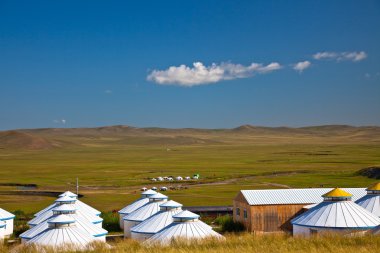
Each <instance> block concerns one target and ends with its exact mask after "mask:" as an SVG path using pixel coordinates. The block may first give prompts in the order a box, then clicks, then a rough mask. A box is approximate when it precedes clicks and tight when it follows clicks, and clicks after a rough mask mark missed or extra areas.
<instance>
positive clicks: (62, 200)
mask: <svg viewBox="0 0 380 253" xmlns="http://www.w3.org/2000/svg"><path fill="white" fill-rule="evenodd" d="M65 204H66V205H71V206H73V208H75V209H76V214H77V215H79V216H82V217H83V218H85V219H87V220H88V221H90V222H91V223H93V224H95V225H96V226H98V227H100V228H101V227H102V222H103V219H102V218H100V217H99V216H97V215H95V214H94V213H93V212H89V211H88V210H87V209H83V206H82V205H78V200H77V199H76V198H72V197H69V196H63V197H59V198H58V199H56V200H55V204H54V205H53V206H51V208H49V209H48V210H46V211H45V212H43V213H41V214H40V215H38V216H36V217H34V218H33V219H32V220H30V221H29V222H28V225H29V226H30V227H33V226H36V225H38V224H40V223H41V222H44V221H46V220H47V219H49V218H51V217H52V216H53V215H54V213H53V209H55V208H57V207H59V206H60V205H65Z"/></svg>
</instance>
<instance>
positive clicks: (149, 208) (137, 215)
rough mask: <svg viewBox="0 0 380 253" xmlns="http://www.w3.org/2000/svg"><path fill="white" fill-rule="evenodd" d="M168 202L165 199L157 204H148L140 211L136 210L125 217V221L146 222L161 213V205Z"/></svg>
mask: <svg viewBox="0 0 380 253" xmlns="http://www.w3.org/2000/svg"><path fill="white" fill-rule="evenodd" d="M164 202H166V200H165V199H163V200H161V201H157V202H148V203H147V204H145V205H143V206H142V207H140V208H139V209H136V210H135V211H133V212H132V213H130V214H128V215H126V216H124V218H123V219H124V220H127V221H144V220H146V219H148V218H149V217H151V216H152V215H154V214H156V213H157V212H159V211H160V205H161V204H163V203H164Z"/></svg>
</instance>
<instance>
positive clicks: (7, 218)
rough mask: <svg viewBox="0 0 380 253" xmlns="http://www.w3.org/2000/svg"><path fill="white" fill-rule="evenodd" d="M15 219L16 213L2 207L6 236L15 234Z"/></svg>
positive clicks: (0, 213)
mask: <svg viewBox="0 0 380 253" xmlns="http://www.w3.org/2000/svg"><path fill="white" fill-rule="evenodd" d="M14 219H15V215H13V214H11V213H10V212H8V211H5V210H4V209H2V208H0V221H3V222H4V223H5V227H4V237H9V236H10V235H12V234H13V220H14Z"/></svg>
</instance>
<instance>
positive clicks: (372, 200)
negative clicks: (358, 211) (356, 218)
mask: <svg viewBox="0 0 380 253" xmlns="http://www.w3.org/2000/svg"><path fill="white" fill-rule="evenodd" d="M356 204H358V205H359V206H361V207H363V208H365V209H366V210H367V211H369V212H371V213H373V214H374V215H376V216H377V217H380V194H367V195H365V196H364V197H362V198H360V199H358V200H357V201H356Z"/></svg>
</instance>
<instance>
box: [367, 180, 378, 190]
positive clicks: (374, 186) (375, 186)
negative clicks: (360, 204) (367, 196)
mask: <svg viewBox="0 0 380 253" xmlns="http://www.w3.org/2000/svg"><path fill="white" fill-rule="evenodd" d="M367 191H380V182H378V183H376V184H373V185H371V186H370V187H368V188H367Z"/></svg>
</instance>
